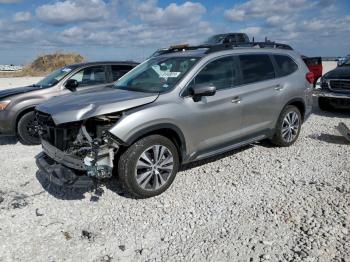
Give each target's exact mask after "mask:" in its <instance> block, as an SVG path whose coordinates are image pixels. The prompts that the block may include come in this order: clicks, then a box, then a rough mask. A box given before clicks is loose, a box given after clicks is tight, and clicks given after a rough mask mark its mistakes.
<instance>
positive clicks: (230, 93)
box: [184, 56, 242, 154]
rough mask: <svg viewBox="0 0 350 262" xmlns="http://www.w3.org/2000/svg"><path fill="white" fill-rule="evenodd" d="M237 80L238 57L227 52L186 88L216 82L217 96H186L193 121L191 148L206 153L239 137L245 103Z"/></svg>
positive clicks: (186, 105)
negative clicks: (197, 98) (239, 95)
mask: <svg viewBox="0 0 350 262" xmlns="http://www.w3.org/2000/svg"><path fill="white" fill-rule="evenodd" d="M237 81H238V69H237V63H236V59H235V58H234V57H233V56H225V57H222V58H218V59H216V60H214V61H211V62H209V63H208V64H207V65H206V66H205V67H204V68H203V69H202V70H201V71H200V72H199V73H198V74H197V75H196V76H195V78H194V79H193V80H192V81H191V82H190V84H189V86H188V87H187V90H190V88H191V86H193V85H196V84H213V85H214V86H215V87H216V90H217V91H216V94H215V95H214V96H206V97H202V99H201V100H200V101H194V99H193V98H192V97H191V96H186V97H185V98H184V106H185V107H187V109H186V110H187V111H188V118H187V119H188V121H189V123H188V125H191V127H192V128H191V130H189V132H190V137H191V138H192V141H190V145H191V147H192V148H189V151H190V152H193V153H195V154H205V152H206V151H211V150H215V149H217V148H220V147H224V146H225V145H228V144H229V143H230V142H232V140H234V139H235V138H237V137H239V130H240V127H241V113H242V107H241V104H240V99H239V97H238V94H237V92H236V89H235V85H236V82H237Z"/></svg>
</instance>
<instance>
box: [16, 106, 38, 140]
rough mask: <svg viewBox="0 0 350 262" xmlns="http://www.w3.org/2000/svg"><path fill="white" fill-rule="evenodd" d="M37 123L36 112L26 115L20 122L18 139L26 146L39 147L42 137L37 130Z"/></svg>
mask: <svg viewBox="0 0 350 262" xmlns="http://www.w3.org/2000/svg"><path fill="white" fill-rule="evenodd" d="M36 125H37V121H36V118H35V114H34V112H28V113H26V114H24V115H23V116H22V117H21V118H20V119H19V121H18V125H17V132H18V138H19V140H20V141H21V143H22V144H24V145H39V144H40V137H39V134H38V132H37V130H36Z"/></svg>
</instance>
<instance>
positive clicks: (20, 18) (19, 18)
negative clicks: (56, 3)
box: [13, 12, 32, 23]
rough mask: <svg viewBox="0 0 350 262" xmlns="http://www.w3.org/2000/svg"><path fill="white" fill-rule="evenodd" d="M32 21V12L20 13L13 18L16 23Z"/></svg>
mask: <svg viewBox="0 0 350 262" xmlns="http://www.w3.org/2000/svg"><path fill="white" fill-rule="evenodd" d="M31 19H32V14H31V13H30V12H18V13H15V15H14V16H13V20H14V21H15V22H19V23H21V22H28V21H30V20H31Z"/></svg>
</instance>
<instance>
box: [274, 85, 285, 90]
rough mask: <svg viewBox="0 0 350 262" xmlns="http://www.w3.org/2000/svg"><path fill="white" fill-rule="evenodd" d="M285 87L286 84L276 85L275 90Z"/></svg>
mask: <svg viewBox="0 0 350 262" xmlns="http://www.w3.org/2000/svg"><path fill="white" fill-rule="evenodd" d="M283 88H284V86H282V85H276V86H275V90H277V91H281V90H282V89H283Z"/></svg>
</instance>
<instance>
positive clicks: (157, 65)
mask: <svg viewBox="0 0 350 262" xmlns="http://www.w3.org/2000/svg"><path fill="white" fill-rule="evenodd" d="M198 59H199V58H198V57H156V58H151V59H149V60H147V61H145V62H144V63H142V64H141V65H139V66H137V67H136V68H135V69H133V70H132V71H130V72H129V73H127V74H126V75H124V76H123V77H122V78H120V79H119V80H118V81H117V82H116V83H115V85H114V87H115V88H119V89H124V90H131V91H138V92H147V93H162V92H166V91H168V90H171V89H172V88H173V87H174V86H175V85H176V84H177V82H178V81H179V80H180V79H181V78H182V77H183V76H184V75H185V74H186V73H187V72H188V71H189V70H190V69H191V68H192V66H193V65H194V64H195V63H196V62H197V61H198Z"/></svg>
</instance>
